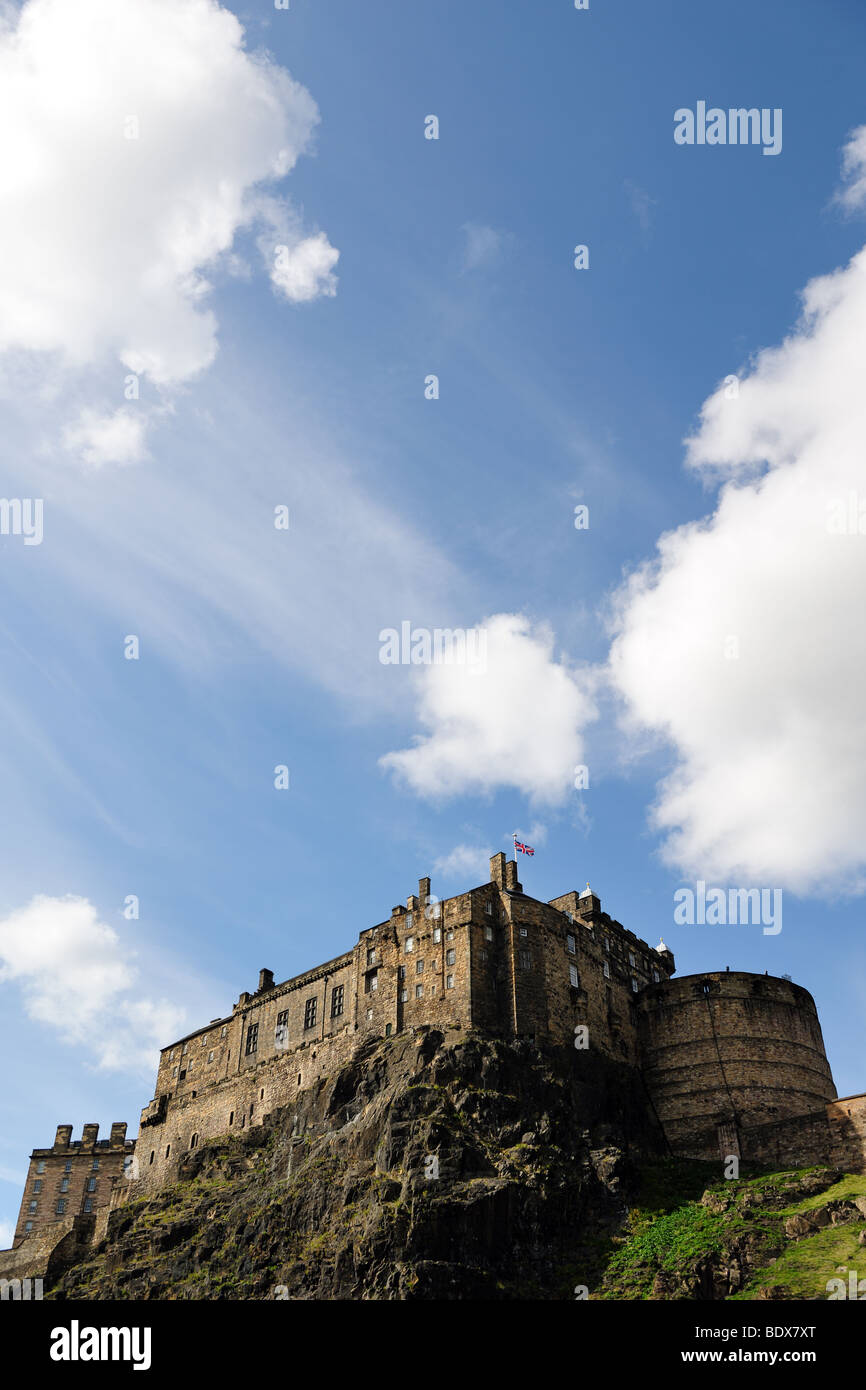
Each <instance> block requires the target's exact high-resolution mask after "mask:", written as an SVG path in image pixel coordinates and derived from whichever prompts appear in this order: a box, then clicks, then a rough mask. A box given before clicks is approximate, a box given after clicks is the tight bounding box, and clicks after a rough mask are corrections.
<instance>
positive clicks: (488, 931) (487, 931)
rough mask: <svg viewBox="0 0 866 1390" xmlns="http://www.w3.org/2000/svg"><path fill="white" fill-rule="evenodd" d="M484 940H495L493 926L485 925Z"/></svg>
mask: <svg viewBox="0 0 866 1390" xmlns="http://www.w3.org/2000/svg"><path fill="white" fill-rule="evenodd" d="M484 940H485V941H492V940H493V928H492V927H485V928H484Z"/></svg>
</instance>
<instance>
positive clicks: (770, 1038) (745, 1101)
mask: <svg viewBox="0 0 866 1390" xmlns="http://www.w3.org/2000/svg"><path fill="white" fill-rule="evenodd" d="M637 1016H638V1035H639V1040H640V1050H641V1059H642V1061H641V1065H642V1067H643V1073H644V1079H645V1081H646V1085H647V1089H648V1090H649V1093H650V1095H651V1097H652V1100H653V1104H654V1106H655V1109H656V1113H657V1115H658V1118H659V1120H660V1121H661V1124H662V1126H663V1127H664V1130H665V1133H666V1135H667V1138H668V1142H669V1144H670V1146H671V1148H672V1149H673V1150H674V1152H675V1153H679V1154H683V1155H686V1156H689V1157H694V1158H717V1157H718V1156H719V1153H720V1151H721V1152H722V1153H735V1152H736V1153H739V1152H740V1148H739V1137H740V1136H741V1135H742V1133H743V1131H745V1130H748V1129H750V1128H753V1127H754V1126H756V1125H762V1124H768V1123H770V1122H772V1121H773V1120H783V1119H788V1118H790V1117H791V1116H794V1115H806V1114H809V1113H810V1112H814V1111H818V1110H822V1109H823V1108H824V1106H825V1105H826V1104H827V1102H828V1101H831V1100H835V1098H836V1088H835V1086H834V1085H833V1078H832V1076H831V1074H830V1066H829V1063H828V1061H827V1058H826V1056H825V1053H824V1040H823V1038H822V1036H821V1025H820V1023H819V1022H818V1012H817V1010H816V1008H815V1001H814V1000H813V998H812V996H811V994H809V992H808V990H805V989H801V987H800V986H799V985H795V984H794V983H793V982H792V981H791V980H784V979H780V978H778V977H776V976H774V975H751V974H747V973H745V972H742V971H736V972H735V971H711V972H710V973H709V974H705V975H684V976H683V977H682V979H674V980H668V981H666V982H664V983H662V984H659V985H653V986H650V987H649V988H647V989H644V990H642V991H641V994H640V995H639V997H638V999H637Z"/></svg>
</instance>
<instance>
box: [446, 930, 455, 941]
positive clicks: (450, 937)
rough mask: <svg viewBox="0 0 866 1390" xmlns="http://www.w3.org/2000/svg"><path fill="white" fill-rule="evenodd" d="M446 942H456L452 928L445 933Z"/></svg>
mask: <svg viewBox="0 0 866 1390" xmlns="http://www.w3.org/2000/svg"><path fill="white" fill-rule="evenodd" d="M445 940H446V941H453V940H454V933H453V931H451V929H450V928H449V930H448V931H447V932H446V933H445Z"/></svg>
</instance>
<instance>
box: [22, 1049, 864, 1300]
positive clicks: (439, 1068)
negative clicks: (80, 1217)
mask: <svg viewBox="0 0 866 1390" xmlns="http://www.w3.org/2000/svg"><path fill="white" fill-rule="evenodd" d="M663 1150H664V1141H663V1138H662V1136H661V1134H660V1132H659V1130H658V1127H657V1125H656V1122H655V1120H654V1117H653V1115H652V1111H651V1107H649V1106H648V1104H647V1101H646V1098H645V1096H644V1094H643V1092H642V1087H641V1082H640V1078H639V1076H638V1075H637V1073H635V1072H634V1071H633V1070H631V1069H629V1068H627V1067H625V1066H619V1065H617V1064H616V1063H612V1062H610V1061H608V1060H606V1059H604V1058H599V1057H595V1056H594V1055H593V1054H592V1053H590V1052H579V1051H576V1050H568V1049H562V1050H542V1049H539V1048H536V1047H534V1046H532V1045H531V1044H529V1043H527V1042H523V1043H505V1042H501V1041H492V1040H485V1039H483V1038H480V1037H478V1036H475V1035H469V1036H464V1035H463V1034H461V1033H460V1032H459V1031H457V1030H455V1031H454V1032H453V1033H449V1034H448V1035H447V1036H444V1035H443V1034H442V1033H440V1032H436V1031H432V1030H427V1029H425V1030H418V1031H417V1032H416V1033H414V1034H400V1035H398V1036H396V1037H394V1038H389V1039H384V1040H381V1041H378V1042H375V1043H370V1044H368V1045H366V1046H363V1047H362V1048H360V1049H359V1051H358V1052H357V1054H356V1055H355V1057H354V1059H353V1061H352V1062H351V1064H350V1065H348V1066H346V1067H345V1068H344V1069H343V1070H342V1071H340V1072H339V1073H337V1074H336V1075H335V1076H333V1077H331V1078H330V1079H328V1080H327V1081H323V1082H321V1083H320V1084H319V1085H318V1086H316V1087H314V1088H312V1089H310V1090H309V1091H306V1092H303V1093H300V1094H299V1096H298V1100H297V1104H296V1105H294V1106H293V1107H291V1109H286V1110H282V1111H279V1112H275V1113H274V1114H272V1115H270V1116H267V1117H265V1120H264V1122H263V1123H262V1124H260V1125H257V1126H255V1127H254V1128H252V1129H248V1130H245V1131H242V1132H241V1133H240V1134H237V1135H235V1136H233V1137H232V1138H230V1139H228V1138H226V1139H222V1140H219V1141H215V1142H211V1143H206V1144H203V1145H202V1146H201V1147H200V1148H197V1149H194V1150H192V1151H191V1152H190V1153H188V1154H186V1155H185V1156H184V1158H183V1159H182V1161H181V1163H180V1166H179V1172H178V1179H177V1181H176V1182H175V1183H174V1184H173V1185H172V1186H171V1187H169V1188H166V1189H164V1190H162V1191H160V1192H159V1193H157V1194H151V1195H149V1196H148V1195H139V1196H135V1197H134V1198H133V1200H131V1201H128V1202H127V1203H125V1204H124V1205H122V1206H120V1207H118V1208H116V1209H115V1210H114V1211H113V1212H112V1213H111V1215H110V1217H109V1220H108V1226H107V1231H106V1235H105V1238H104V1239H103V1240H102V1241H101V1242H100V1243H99V1244H98V1245H97V1246H96V1247H95V1248H93V1247H90V1248H89V1249H88V1248H86V1247H82V1246H81V1245H80V1244H78V1245H70V1244H69V1243H68V1242H66V1243H65V1245H64V1246H62V1247H59V1250H58V1254H57V1256H56V1258H55V1257H52V1264H51V1266H50V1267H49V1269H48V1278H47V1285H46V1297H49V1298H55V1299H71V1300H78V1299H99V1300H103V1299H115V1298H119V1299H275V1298H276V1299H281V1298H289V1299H323V1300H340V1299H347V1300H361V1299H400V1300H408V1299H506V1300H515V1301H521V1300H532V1299H558V1300H564V1299H573V1298H575V1297H580V1296H586V1295H587V1293H588V1296H589V1297H590V1298H596V1299H658V1300H672V1299H697V1300H704V1299H726V1298H731V1297H734V1298H736V1297H746V1298H768V1297H769V1298H774V1297H780V1298H818V1297H826V1296H827V1294H826V1281H827V1279H829V1278H831V1277H832V1276H833V1275H834V1273H836V1272H837V1271H838V1269H840V1268H842V1267H843V1265H847V1264H852V1263H853V1262H854V1261H855V1258H856V1254H857V1253H858V1246H859V1243H860V1242H861V1239H862V1240H864V1241H866V1236H864V1235H863V1234H862V1233H863V1232H864V1230H866V1227H864V1217H866V1177H864V1176H863V1175H859V1176H856V1175H848V1176H846V1175H843V1174H840V1173H839V1172H836V1171H833V1170H830V1169H812V1170H809V1171H808V1172H800V1173H785V1174H767V1173H761V1172H759V1171H758V1170H750V1171H749V1172H748V1173H747V1172H746V1171H745V1170H744V1173H743V1176H742V1177H741V1178H740V1180H739V1181H738V1182H726V1181H724V1179H723V1177H722V1173H721V1166H720V1165H719V1164H718V1163H716V1164H709V1163H698V1162H692V1161H683V1160H674V1159H672V1158H670V1157H666V1156H665V1154H664V1152H663ZM859 1253H860V1254H862V1251H860V1252H859Z"/></svg>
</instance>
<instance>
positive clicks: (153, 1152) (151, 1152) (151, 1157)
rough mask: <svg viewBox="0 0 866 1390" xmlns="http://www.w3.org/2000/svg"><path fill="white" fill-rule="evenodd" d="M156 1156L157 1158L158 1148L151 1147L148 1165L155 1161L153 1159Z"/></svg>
mask: <svg viewBox="0 0 866 1390" xmlns="http://www.w3.org/2000/svg"><path fill="white" fill-rule="evenodd" d="M155 1158H156V1149H151V1151H150V1158H149V1159H148V1160H147V1163H148V1167H150V1165H151V1163H152V1162H153V1160H154V1159H155Z"/></svg>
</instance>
